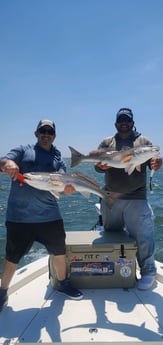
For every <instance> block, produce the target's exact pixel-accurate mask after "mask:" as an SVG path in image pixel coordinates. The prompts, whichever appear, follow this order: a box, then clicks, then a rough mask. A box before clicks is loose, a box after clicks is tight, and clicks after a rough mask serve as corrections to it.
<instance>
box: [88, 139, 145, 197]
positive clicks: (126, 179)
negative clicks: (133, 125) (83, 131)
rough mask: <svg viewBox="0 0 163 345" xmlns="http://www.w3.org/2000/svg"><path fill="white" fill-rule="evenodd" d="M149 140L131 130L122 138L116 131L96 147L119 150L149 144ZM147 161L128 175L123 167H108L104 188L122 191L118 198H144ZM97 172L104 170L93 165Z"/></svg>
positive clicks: (111, 190) (117, 191)
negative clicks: (126, 136) (139, 169)
mask: <svg viewBox="0 0 163 345" xmlns="http://www.w3.org/2000/svg"><path fill="white" fill-rule="evenodd" d="M151 144H152V143H151V141H150V140H149V139H148V138H146V137H144V136H142V135H141V134H140V133H138V132H133V133H132V135H131V136H130V137H128V138H127V139H122V138H120V136H119V135H118V133H117V134H116V135H115V136H113V137H108V138H105V139H104V140H103V141H102V142H101V143H100V145H99V147H98V148H107V147H108V148H112V149H113V150H117V151H119V150H121V149H122V148H123V147H135V146H139V145H151ZM147 165H148V166H149V161H147V162H145V163H144V164H142V165H141V171H140V172H139V171H137V170H136V169H134V171H133V173H132V174H131V175H128V174H127V173H126V172H125V170H124V169H117V168H109V169H108V170H107V171H105V187H104V188H105V189H106V190H107V191H109V192H116V193H122V194H121V195H120V196H119V199H125V200H128V199H130V200H131V199H146V178H147V176H146V167H147ZM95 169H96V171H97V172H101V173H102V172H104V171H102V170H100V169H99V168H97V167H95Z"/></svg>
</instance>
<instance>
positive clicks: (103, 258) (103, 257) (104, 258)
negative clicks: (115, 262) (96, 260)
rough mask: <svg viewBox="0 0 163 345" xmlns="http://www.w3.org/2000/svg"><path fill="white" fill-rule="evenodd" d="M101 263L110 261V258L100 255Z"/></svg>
mask: <svg viewBox="0 0 163 345" xmlns="http://www.w3.org/2000/svg"><path fill="white" fill-rule="evenodd" d="M102 261H103V262H106V261H110V258H109V256H108V254H104V255H102Z"/></svg>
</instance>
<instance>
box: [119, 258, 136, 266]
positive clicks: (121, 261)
mask: <svg viewBox="0 0 163 345" xmlns="http://www.w3.org/2000/svg"><path fill="white" fill-rule="evenodd" d="M116 264H117V265H132V264H133V260H131V259H130V260H129V259H126V258H119V259H118V260H117V261H116Z"/></svg>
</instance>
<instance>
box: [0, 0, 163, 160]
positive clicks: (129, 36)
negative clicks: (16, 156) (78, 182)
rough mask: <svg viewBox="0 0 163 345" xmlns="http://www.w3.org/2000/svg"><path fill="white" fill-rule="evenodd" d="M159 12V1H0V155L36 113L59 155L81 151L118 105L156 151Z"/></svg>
mask: <svg viewBox="0 0 163 345" xmlns="http://www.w3.org/2000/svg"><path fill="white" fill-rule="evenodd" d="M162 18H163V1H162V0H153V1H152V0H136V1H132V0H14V1H13V0H0V47H1V49H0V76H1V77H0V116H1V135H0V142H1V145H0V155H3V154H5V153H6V152H7V151H8V150H9V149H10V148H12V147H15V146H17V145H19V144H27V143H34V142H35V137H34V131H35V127H36V125H37V123H38V121H39V120H40V119H43V118H49V119H52V120H54V121H55V123H56V127H57V138H56V141H55V144H56V146H57V147H58V148H59V149H60V150H61V151H62V155H63V156H64V157H68V156H70V151H69V149H68V145H70V146H73V147H75V148H76V149H78V150H79V151H81V152H83V153H88V152H89V151H90V150H93V149H95V148H97V146H98V144H99V143H100V142H101V140H102V139H103V138H104V137H106V136H109V135H113V134H114V132H115V127H114V122H115V114H116V112H117V111H118V109H119V108H121V107H124V106H127V107H130V108H132V110H133V112H134V119H135V125H136V128H137V130H138V131H140V132H141V133H142V134H144V135H145V136H147V137H149V138H150V139H151V140H152V141H153V144H155V145H159V146H160V147H161V151H162V152H163V139H162V137H163V114H162V113H163V39H162V33H163V19H162Z"/></svg>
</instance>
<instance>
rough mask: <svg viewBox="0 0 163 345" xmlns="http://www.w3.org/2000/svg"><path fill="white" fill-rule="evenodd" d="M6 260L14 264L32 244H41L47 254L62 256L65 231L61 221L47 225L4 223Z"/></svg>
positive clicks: (64, 247) (64, 250) (64, 248)
mask: <svg viewBox="0 0 163 345" xmlns="http://www.w3.org/2000/svg"><path fill="white" fill-rule="evenodd" d="M6 228H7V244H6V259H7V260H8V261H11V262H13V263H15V264H17V263H18V262H19V260H20V259H21V258H22V257H23V256H24V255H25V254H27V253H28V252H29V250H30V248H31V247H32V245H33V243H34V242H39V243H41V244H43V245H44V246H45V247H46V249H47V251H48V253H49V254H53V255H64V254H65V252H66V246H65V237H66V234H65V231H64V224H63V221H62V220H57V221H53V222H47V223H13V222H6Z"/></svg>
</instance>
